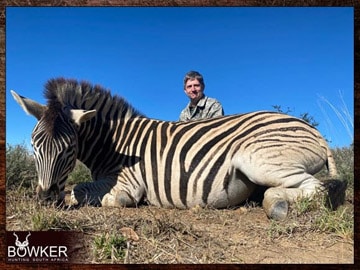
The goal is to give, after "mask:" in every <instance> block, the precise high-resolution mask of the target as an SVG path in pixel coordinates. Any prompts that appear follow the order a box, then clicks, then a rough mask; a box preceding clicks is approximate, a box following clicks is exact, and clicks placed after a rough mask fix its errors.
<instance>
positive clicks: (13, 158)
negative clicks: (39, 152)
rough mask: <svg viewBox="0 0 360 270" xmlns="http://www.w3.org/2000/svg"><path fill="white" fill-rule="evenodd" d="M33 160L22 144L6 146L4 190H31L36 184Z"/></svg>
mask: <svg viewBox="0 0 360 270" xmlns="http://www.w3.org/2000/svg"><path fill="white" fill-rule="evenodd" d="M36 178H37V177H36V168H35V162H34V158H33V156H32V155H31V153H30V151H29V150H28V149H27V148H26V146H25V145H24V144H18V145H10V144H7V145H6V188H8V189H14V188H21V187H24V188H30V187H31V188H33V187H34V184H35V183H36Z"/></svg>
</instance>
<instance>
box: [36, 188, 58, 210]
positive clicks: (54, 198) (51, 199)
mask: <svg viewBox="0 0 360 270" xmlns="http://www.w3.org/2000/svg"><path fill="white" fill-rule="evenodd" d="M36 195H37V199H38V200H39V201H40V202H41V204H45V205H48V204H52V203H56V204H57V205H58V204H60V203H61V202H62V201H63V200H64V197H65V194H64V192H63V191H61V192H60V190H59V188H58V186H57V185H56V184H53V185H52V186H51V187H50V188H49V189H43V188H42V187H41V186H40V185H38V186H37V187H36Z"/></svg>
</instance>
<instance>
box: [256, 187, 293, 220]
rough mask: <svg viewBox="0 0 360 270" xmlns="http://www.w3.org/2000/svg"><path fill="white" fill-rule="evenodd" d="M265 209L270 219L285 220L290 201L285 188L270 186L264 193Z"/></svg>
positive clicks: (263, 203) (263, 204)
mask: <svg viewBox="0 0 360 270" xmlns="http://www.w3.org/2000/svg"><path fill="white" fill-rule="evenodd" d="M262 206H263V209H264V211H265V213H266V215H267V216H268V217H269V218H270V219H274V220H284V219H285V218H286V217H287V213H288V209H289V203H288V200H287V196H286V192H285V189H284V188H268V189H267V190H266V191H265V193H264V199H263V202H262Z"/></svg>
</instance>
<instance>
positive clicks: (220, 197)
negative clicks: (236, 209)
mask: <svg viewBox="0 0 360 270" xmlns="http://www.w3.org/2000/svg"><path fill="white" fill-rule="evenodd" d="M255 187H256V185H255V184H254V183H253V182H251V181H250V180H249V179H248V177H247V176H246V175H245V174H243V173H242V172H241V171H240V170H237V169H234V168H233V169H232V172H231V174H229V175H228V176H226V177H225V179H224V180H223V181H221V183H220V185H214V188H213V189H212V190H211V192H210V194H209V197H208V202H207V204H208V205H210V206H212V207H215V208H225V207H230V206H237V205H239V204H241V203H242V202H244V201H245V200H246V199H248V198H249V197H250V195H251V194H252V192H253V191H254V189H255Z"/></svg>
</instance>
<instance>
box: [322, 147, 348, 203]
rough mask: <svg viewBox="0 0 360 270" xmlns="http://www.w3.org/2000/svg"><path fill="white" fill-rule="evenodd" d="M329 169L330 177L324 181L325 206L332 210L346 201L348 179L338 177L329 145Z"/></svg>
mask: <svg viewBox="0 0 360 270" xmlns="http://www.w3.org/2000/svg"><path fill="white" fill-rule="evenodd" d="M327 158H328V160H327V169H328V172H329V177H330V179H329V180H327V181H325V182H324V183H323V187H324V188H325V191H326V192H325V194H326V196H325V206H326V207H327V208H329V209H331V210H336V209H337V208H338V207H339V206H340V205H342V204H343V203H344V201H345V191H346V188H347V185H348V182H347V181H342V180H339V179H336V178H337V177H338V173H337V170H336V164H335V160H334V157H333V155H332V153H331V150H330V149H329V147H327Z"/></svg>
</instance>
